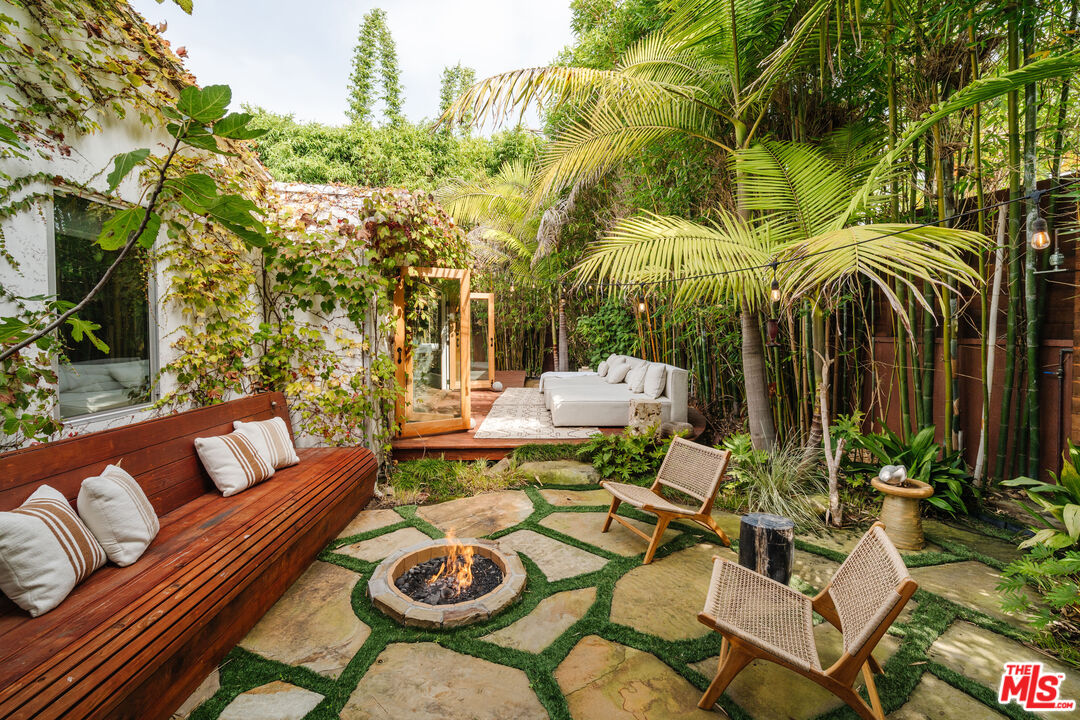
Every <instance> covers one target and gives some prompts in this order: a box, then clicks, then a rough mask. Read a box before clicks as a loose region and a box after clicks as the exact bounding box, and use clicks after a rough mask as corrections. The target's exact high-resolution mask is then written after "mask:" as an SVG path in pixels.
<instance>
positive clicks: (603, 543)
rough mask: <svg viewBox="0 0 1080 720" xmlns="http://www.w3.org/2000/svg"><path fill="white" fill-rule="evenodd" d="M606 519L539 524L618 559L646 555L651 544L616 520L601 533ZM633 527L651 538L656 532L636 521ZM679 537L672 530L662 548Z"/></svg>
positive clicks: (579, 516) (555, 519)
mask: <svg viewBox="0 0 1080 720" xmlns="http://www.w3.org/2000/svg"><path fill="white" fill-rule="evenodd" d="M605 516H606V513H592V512H561V513H552V514H550V515H548V516H547V517H546V518H544V519H543V520H541V521H540V524H541V525H543V526H544V527H547V528H551V529H552V530H557V531H558V532H561V533H565V534H567V535H569V536H571V537H574V538H577V539H578V540H582V541H584V542H587V543H589V544H590V545H595V546H597V547H598V548H602V549H604V550H607V551H608V552H613V553H615V554H617V555H625V556H631V555H640V554H642V553H644V552H645V549H646V548H647V547H648V543H646V542H645V541H644V540H642V539H641V538H640V537H638V536H637V535H635V534H634V533H632V532H630V531H629V530H627V529H626V528H624V527H623V526H622V525H620V524H619V523H617V522H615V521H614V520H612V521H611V528H610V529H609V530H608V531H607V532H606V533H602V532H600V528H602V527H603V526H604V517H605ZM630 524H631V525H633V526H634V527H636V528H638V529H640V530H641V531H642V532H644V533H646V534H649V535H652V533H653V530H655V528H654V527H653V526H652V525H648V524H646V523H643V522H638V521H637V520H630ZM677 535H679V532H678V531H677V530H672V529H671V528H670V526H669V528H668V529H667V530H666V531H665V532H664V536H663V537H662V538H661V543H660V544H661V545H663V544H664V543H666V542H670V541H671V540H673V539H674V538H675V537H676V536H677Z"/></svg>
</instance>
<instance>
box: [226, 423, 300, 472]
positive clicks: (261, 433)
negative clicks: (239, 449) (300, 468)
mask: <svg viewBox="0 0 1080 720" xmlns="http://www.w3.org/2000/svg"><path fill="white" fill-rule="evenodd" d="M233 429H234V430H236V432H238V433H242V434H244V435H247V436H248V437H253V438H258V439H259V440H261V441H262V444H263V446H264V447H265V448H266V449H267V451H268V452H269V455H267V456H266V459H267V460H269V461H270V464H271V465H273V466H274V469H276V470H280V469H281V468H283V467H289V466H290V465H295V464H296V463H298V462H300V457H299V456H298V455H297V454H296V448H294V447H293V441H292V438H291V437H290V436H289V428H287V427H286V426H285V421H284V420H282V419H281V418H279V417H275V418H270V419H269V420H259V421H257V422H249V423H246V422H241V421H240V420H237V421H236V422H234V423H233Z"/></svg>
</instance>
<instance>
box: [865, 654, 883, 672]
mask: <svg viewBox="0 0 1080 720" xmlns="http://www.w3.org/2000/svg"><path fill="white" fill-rule="evenodd" d="M866 662H868V663H870V669H871V670H872V671H873V672H874V674H875V675H881V674H883V673H884V672H885V669H884V668H883V667H881V663H879V662H878V661H877V660H876V659H875V658H874V656H873V655H871V656H870V657H868V658H866Z"/></svg>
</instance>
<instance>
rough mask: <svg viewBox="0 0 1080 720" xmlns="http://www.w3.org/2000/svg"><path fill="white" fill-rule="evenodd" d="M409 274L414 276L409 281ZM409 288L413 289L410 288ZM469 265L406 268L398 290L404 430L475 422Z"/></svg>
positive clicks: (450, 428)
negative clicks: (471, 409) (471, 385)
mask: <svg viewBox="0 0 1080 720" xmlns="http://www.w3.org/2000/svg"><path fill="white" fill-rule="evenodd" d="M406 279H408V281H407V282H406ZM406 288H407V289H406ZM468 293H469V272H468V270H452V269H446V268H405V269H404V270H403V271H402V279H401V281H400V282H399V283H398V290H397V293H396V294H395V312H396V314H397V321H398V322H397V331H396V333H395V337H394V345H395V348H394V352H395V355H396V357H395V362H396V363H397V373H398V382H399V383H400V385H401V386H402V388H403V389H404V391H403V393H402V395H401V397H399V398H398V418H399V420H400V421H401V423H402V427H401V429H400V431H399V435H404V436H417V435H432V434H437V433H442V432H456V431H458V430H464V429H468V427H469V420H470V417H469V382H468V381H467V380H466V381H465V382H464V383H463V382H462V378H468V377H469V353H468V348H469V336H470V332H469V330H470V321H469V303H468V302H464V301H463V300H464V298H467V297H468Z"/></svg>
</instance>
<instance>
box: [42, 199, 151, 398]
mask: <svg viewBox="0 0 1080 720" xmlns="http://www.w3.org/2000/svg"><path fill="white" fill-rule="evenodd" d="M112 212H113V209H112V208H111V207H109V206H107V205H103V204H101V203H95V202H90V201H89V200H84V199H83V198H80V197H75V196H73V195H61V194H57V195H56V196H55V197H54V201H53V228H54V237H55V257H56V294H57V297H58V298H59V299H60V300H65V301H67V302H72V303H74V302H78V301H79V300H82V298H83V297H85V295H86V293H87V292H89V291H90V289H91V288H93V287H94V285H95V284H97V282H98V281H99V280H100V279H101V276H102V275H103V274H104V273H105V270H106V269H107V268H108V267H109V265H111V264H112V262H113V260H114V259H115V258H116V255H117V251H113V252H106V251H104V250H102V249H101V247H99V246H98V245H97V244H96V243H95V242H94V240H95V239H96V238H97V236H98V233H99V232H100V231H101V225H102V223H103V222H104V221H105V219H106V218H108V216H109V214H110V213H112ZM147 264H148V263H147V254H146V251H145V250H144V249H142V248H138V247H137V248H135V249H134V250H133V251H132V252H130V253H128V255H127V257H125V258H124V261H123V262H122V263H121V264H120V267H119V268H117V270H116V272H115V273H114V274H113V276H112V277H111V278H110V279H109V282H108V283H107V284H106V285H105V287H103V288H102V289H101V290H100V291H99V292H98V294H97V295H96V296H95V297H94V299H93V300H91V301H90V304H89V305H87V306H86V307H85V308H84V309H83V310H82V311H80V312H79V317H80V318H82V319H83V320H87V321H89V322H93V323H97V324H98V325H100V326H101V329H100V330H98V331H97V332H96V335H97V336H98V337H99V338H100V339H101V340H102V341H103V342H104V343H105V344H106V345H107V346H108V348H109V351H108V352H104V351H102V350H99V349H98V348H97V347H95V346H94V345H93V343H91V342H90V341H88V340H87V339H85V338H83V340H82V341H81V342H75V341H74V340H73V339H72V338H71V335H70V334H69V333H68V332H67V329H66V328H65V329H64V330H62V331H61V337H62V338H63V340H64V344H65V346H66V352H67V356H68V359H69V360H70V361H71V363H70V364H64V365H61V367H60V392H59V396H60V417H62V418H70V417H77V416H79V415H89V414H92V413H99V412H104V411H106V410H114V409H117V408H123V407H129V406H132V405H138V404H141V403H145V402H148V401H149V400H150V349H151V342H150V327H151V319H150V302H149V279H148V274H147Z"/></svg>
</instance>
